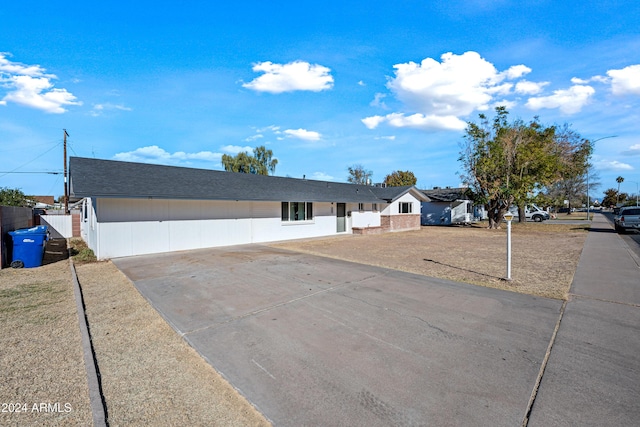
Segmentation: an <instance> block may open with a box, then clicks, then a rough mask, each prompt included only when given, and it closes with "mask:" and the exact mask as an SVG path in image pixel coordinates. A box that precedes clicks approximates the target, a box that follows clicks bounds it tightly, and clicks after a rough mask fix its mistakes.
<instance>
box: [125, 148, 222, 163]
mask: <svg viewBox="0 0 640 427" xmlns="http://www.w3.org/2000/svg"><path fill="white" fill-rule="evenodd" d="M221 157H222V155H221V154H220V153H213V152H211V151H199V152H197V153H185V152H183V151H177V152H175V153H169V152H167V151H165V150H164V149H162V148H160V147H158V146H157V145H151V146H148V147H142V148H137V149H135V150H133V151H128V152H124V153H117V154H116V155H115V156H113V158H114V159H115V160H122V161H127V162H141V163H159V164H180V163H189V161H190V160H200V161H212V162H213V161H215V162H219V161H220V159H221Z"/></svg>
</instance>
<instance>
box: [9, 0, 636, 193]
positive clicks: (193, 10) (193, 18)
mask: <svg viewBox="0 0 640 427" xmlns="http://www.w3.org/2000/svg"><path fill="white" fill-rule="evenodd" d="M93 3H94V2H78V1H73V0H71V1H66V2H55V1H54V2H51V1H29V2H5V3H3V5H2V6H0V22H1V23H2V24H1V25H0V52H2V53H1V54H0V187H10V188H20V189H22V191H24V192H25V193H27V194H52V195H55V196H59V195H61V194H63V191H64V190H63V188H64V187H63V178H62V176H61V175H53V174H33V173H30V172H45V171H49V172H61V171H62V158H63V154H62V140H63V129H67V131H68V133H69V135H70V138H69V154H70V155H75V156H83V157H96V158H101V159H120V160H131V161H143V162H153V163H161V164H171V165H180V166H189V167H198V168H207V169H222V166H221V164H220V158H221V156H222V154H225V153H226V154H235V153H237V152H238V151H241V150H251V149H252V148H253V147H256V146H259V145H265V146H266V147H267V148H269V149H271V150H273V152H274V155H275V157H276V158H277V159H278V161H279V163H278V166H277V168H276V173H275V174H276V175H279V176H291V177H299V178H301V177H302V176H303V175H305V176H306V177H307V178H315V179H322V180H333V181H345V180H346V178H347V176H348V173H347V167H349V166H351V165H355V164H361V165H363V166H364V167H365V168H366V169H368V170H371V171H372V172H373V181H374V182H381V181H383V180H384V177H385V176H386V175H387V174H389V173H391V172H393V171H395V170H410V171H412V172H414V174H415V175H416V177H417V178H418V187H420V188H431V187H433V186H457V185H459V184H460V178H459V176H460V171H461V168H460V163H459V162H458V160H457V158H458V155H459V151H460V143H461V141H462V135H463V130H464V127H465V123H466V122H467V121H469V120H472V121H475V120H477V118H478V114H479V113H486V114H489V115H492V110H493V108H494V107H495V106H497V105H507V106H508V108H509V111H510V112H511V118H512V119H515V118H520V119H523V120H525V121H528V120H531V119H532V118H533V117H534V116H539V117H540V120H541V122H543V123H545V124H563V123H570V124H571V125H572V129H574V130H575V131H577V132H579V133H580V134H581V135H582V136H583V137H585V138H589V139H592V140H598V141H597V142H596V148H595V153H594V156H593V158H592V161H593V163H594V165H595V167H596V169H597V171H598V173H599V175H600V181H601V183H602V186H601V188H600V189H601V190H605V189H607V188H615V187H616V186H617V184H616V182H615V178H616V177H617V176H623V177H624V178H625V182H624V183H623V184H622V186H621V190H622V191H626V192H629V193H635V192H636V185H637V184H636V183H637V182H640V108H639V107H640V2H638V1H637V0H630V1H586V2H585V1H580V2H575V1H562V2H558V1H551V0H549V1H547V0H538V1H507V0H493V1H490V0H450V1H447V2H440V1H402V2H389V1H377V0H369V1H346V2H345V1H340V2H338V1H332V0H325V1H323V2H317V1H300V0H298V1H278V2H267V1H236V2H211V1H190V2H167V1H154V2H148V1H136V2H122V1H111V2H100V3H99V4H93ZM609 136H615V138H605V137H609ZM600 138H604V139H600ZM8 172H11V173H8ZM16 172H29V173H16Z"/></svg>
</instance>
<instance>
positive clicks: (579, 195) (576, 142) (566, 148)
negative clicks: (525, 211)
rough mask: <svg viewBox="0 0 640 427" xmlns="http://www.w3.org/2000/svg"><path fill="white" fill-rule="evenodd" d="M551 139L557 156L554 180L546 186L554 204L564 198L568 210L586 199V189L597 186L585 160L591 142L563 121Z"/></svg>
mask: <svg viewBox="0 0 640 427" xmlns="http://www.w3.org/2000/svg"><path fill="white" fill-rule="evenodd" d="M555 141H556V146H555V152H556V153H557V154H558V156H559V163H558V167H557V180H556V181H555V182H553V183H552V184H551V185H549V186H547V191H548V194H549V195H550V196H551V197H552V198H553V199H554V202H555V203H554V204H556V206H559V205H564V201H565V200H568V201H569V213H571V207H572V206H573V205H575V204H577V203H581V202H582V200H583V199H584V200H585V201H586V194H587V190H589V192H593V191H594V190H595V189H596V188H598V187H599V186H600V183H599V182H598V179H599V177H598V175H597V174H596V173H595V172H594V171H593V170H592V165H591V164H590V163H589V158H590V157H591V153H592V151H593V144H592V143H591V141H589V140H587V139H584V138H582V137H581V136H580V135H579V134H578V133H577V132H575V131H573V130H571V129H570V128H569V126H568V125H566V124H565V125H564V126H562V127H560V128H556V132H555Z"/></svg>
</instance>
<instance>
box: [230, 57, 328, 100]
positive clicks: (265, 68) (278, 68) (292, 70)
mask: <svg viewBox="0 0 640 427" xmlns="http://www.w3.org/2000/svg"><path fill="white" fill-rule="evenodd" d="M253 71H255V72H256V73H259V72H263V73H264V74H263V75H261V76H260V77H257V78H255V79H254V80H252V81H251V82H249V83H244V84H243V85H242V86H243V87H246V88H247V89H252V90H255V91H258V92H269V93H283V92H293V91H296V90H308V91H312V92H320V91H322V90H325V89H331V88H332V87H333V77H332V76H331V74H330V73H331V70H330V69H329V68H327V67H323V66H322V65H318V64H310V63H308V62H304V61H295V62H290V63H288V64H274V63H272V62H270V61H267V62H259V63H257V64H255V65H254V66H253Z"/></svg>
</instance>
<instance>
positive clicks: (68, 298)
mask: <svg viewBox="0 0 640 427" xmlns="http://www.w3.org/2000/svg"><path fill="white" fill-rule="evenodd" d="M587 227H588V225H587V224H585V225H570V224H546V223H543V224H538V223H535V224H534V223H526V224H518V223H516V224H513V229H512V244H513V265H512V277H513V281H511V282H506V281H504V280H502V278H503V277H504V276H505V274H506V230H505V229H502V230H487V229H486V228H484V227H482V226H471V227H423V228H422V229H421V230H418V231H411V232H402V233H387V234H382V235H373V236H354V235H348V236H339V237H331V238H320V239H308V240H300V241H290V242H284V243H278V244H273V245H272V246H276V247H280V248H285V249H290V250H295V251H302V252H306V253H312V254H317V255H321V256H327V257H333V258H339V259H344V260H349V261H354V262H360V263H365V264H371V265H377V266H382V267H387V268H392V269H398V270H404V271H408V272H412V273H417V274H423V275H429V276H435V277H440V278H445V279H450V280H456V281H464V282H468V283H474V284H477V285H481V286H489V287H495V288H502V289H508V290H511V291H516V292H524V293H529V294H533V295H540V296H546V297H551V298H559V299H562V298H566V296H567V292H568V290H569V286H570V284H571V281H572V279H573V274H574V272H575V269H576V266H577V263H578V259H579V257H580V253H581V251H582V247H583V244H584V241H585V239H586V235H587V232H586V229H587ZM69 268H70V267H69V261H68V260H63V261H58V262H55V263H53V264H50V265H45V266H43V267H38V268H33V269H19V270H14V269H4V270H1V271H0V372H2V381H0V404H4V403H7V404H9V403H26V404H27V407H26V408H27V409H28V413H15V412H14V413H0V425H25V424H27V425H32V424H42V425H52V424H53V425H91V413H90V409H89V401H88V391H87V385H86V384H87V382H86V374H85V370H84V362H83V358H82V350H81V341H80V334H79V327H78V320H77V313H76V308H75V300H74V296H73V288H72V283H71V275H70V270H69ZM76 270H77V273H78V278H79V281H80V284H81V286H82V289H83V293H84V298H85V304H86V312H87V317H88V319H89V327H90V330H91V334H92V338H93V344H94V347H95V351H96V359H97V361H98V368H99V370H100V375H101V379H102V387H103V393H104V397H105V401H106V405H107V411H108V420H109V424H110V425H112V426H117V425H127V426H129V425H132V426H136V425H140V426H142V425H145V426H146V425H225V426H227V425H228V426H235V425H237V426H261V425H269V424H268V422H267V420H265V419H264V418H263V417H262V416H261V415H260V414H259V413H258V412H257V411H256V410H255V409H254V408H253V407H252V406H251V405H250V404H249V403H248V402H247V401H246V400H245V399H244V398H243V397H242V396H240V395H239V394H238V393H237V392H236V391H235V390H234V389H233V388H232V387H231V386H230V385H229V384H228V383H227V382H226V381H225V380H224V379H223V378H222V377H221V376H220V375H219V374H218V373H217V372H216V371H215V370H214V369H213V368H212V367H211V366H210V365H209V364H208V363H206V361H204V360H203V359H202V358H201V357H200V356H199V355H198V354H197V353H196V352H195V351H194V350H193V349H192V348H191V347H189V346H188V345H187V344H186V342H185V341H183V340H182V339H181V338H180V337H179V336H177V335H176V333H175V332H174V330H173V329H172V328H171V327H170V326H169V325H168V324H167V323H166V322H165V321H164V320H163V319H162V318H161V317H160V315H159V314H158V313H157V312H156V311H155V310H154V309H153V308H152V307H151V306H150V305H149V304H148V303H147V301H146V300H144V299H143V298H142V296H140V294H139V293H138V292H137V291H136V289H135V288H134V286H133V284H132V283H131V282H130V281H129V280H128V279H127V278H126V277H125V276H124V275H123V274H122V273H120V271H119V270H118V269H117V268H116V267H115V266H114V265H113V264H112V263H110V262H93V263H78V265H77V269H76ZM34 403H37V404H40V403H51V405H53V406H50V407H49V408H56V406H55V404H56V403H58V407H59V408H61V409H60V411H62V412H60V411H58V412H53V411H49V412H47V413H42V412H34V411H33V404H34ZM67 403H68V404H69V405H70V406H69V407H70V408H71V410H70V411H68V412H64V411H65V409H66V408H67V406H65V404H67ZM12 408H15V405H14V406H12ZM21 408H23V406H21ZM1 409H2V408H0V410H1ZM7 409H8V407H7Z"/></svg>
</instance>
